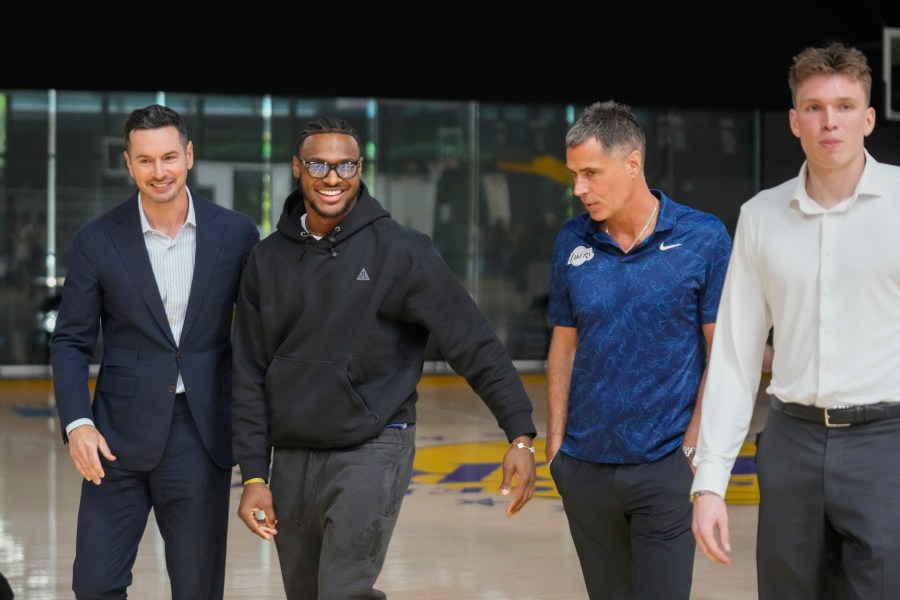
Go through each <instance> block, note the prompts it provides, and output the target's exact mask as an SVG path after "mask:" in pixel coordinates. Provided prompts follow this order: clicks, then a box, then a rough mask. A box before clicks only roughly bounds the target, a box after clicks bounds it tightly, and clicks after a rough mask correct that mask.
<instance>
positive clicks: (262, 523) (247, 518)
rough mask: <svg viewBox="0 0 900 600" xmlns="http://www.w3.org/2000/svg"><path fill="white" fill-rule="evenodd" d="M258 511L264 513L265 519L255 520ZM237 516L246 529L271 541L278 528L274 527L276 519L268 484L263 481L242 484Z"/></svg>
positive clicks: (276, 522)
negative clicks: (242, 489)
mask: <svg viewBox="0 0 900 600" xmlns="http://www.w3.org/2000/svg"><path fill="white" fill-rule="evenodd" d="M260 511H262V512H263V513H264V514H265V519H261V520H257V518H256V517H257V516H258V513H259V512H260ZM238 518H240V520H241V521H243V522H244V525H246V526H247V529H249V530H250V531H252V532H253V533H255V534H256V535H258V536H259V537H261V538H262V539H264V540H266V541H267V542H269V541H272V536H273V535H277V534H278V530H277V529H275V525H277V524H278V519H277V518H276V517H275V507H274V506H273V505H272V492H271V490H269V486H267V485H266V484H264V483H248V484H247V485H245V486H244V491H243V493H242V494H241V504H240V506H238Z"/></svg>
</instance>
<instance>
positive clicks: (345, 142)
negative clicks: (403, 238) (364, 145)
mask: <svg viewBox="0 0 900 600" xmlns="http://www.w3.org/2000/svg"><path fill="white" fill-rule="evenodd" d="M300 156H302V157H303V159H304V160H306V161H315V162H324V163H331V164H336V163H340V162H344V161H354V162H355V161H357V160H360V156H359V144H358V143H357V142H356V140H355V139H353V136H350V135H347V134H344V133H317V134H315V135H311V136H309V137H308V138H306V140H304V142H303V145H302V146H301V147H300ZM293 163H294V177H296V178H297V179H298V180H299V181H300V191H301V193H302V194H303V201H304V203H305V204H306V213H307V215H306V227H307V229H308V230H309V232H310V233H312V234H314V235H326V234H328V233H329V232H330V231H331V230H332V229H334V228H335V227H336V226H337V225H339V224H340V223H341V221H343V220H344V219H345V218H346V217H347V215H348V214H349V213H350V211H351V210H353V207H354V206H356V200H357V197H358V196H359V186H360V172H361V165H362V161H361V160H360V169H357V171H356V174H355V175H354V176H353V177H350V178H349V179H341V178H340V177H339V176H338V174H337V171H336V170H335V169H329V171H328V174H327V175H326V176H325V177H323V178H322V179H316V178H314V177H313V176H312V175H310V174H309V171H307V169H306V167H305V166H304V165H303V163H302V162H301V161H300V158H299V157H297V156H295V157H294V159H293Z"/></svg>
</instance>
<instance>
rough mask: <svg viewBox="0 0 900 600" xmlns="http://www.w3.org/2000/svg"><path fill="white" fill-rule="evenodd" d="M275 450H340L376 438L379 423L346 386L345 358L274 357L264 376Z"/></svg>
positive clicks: (348, 386)
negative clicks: (285, 448)
mask: <svg viewBox="0 0 900 600" xmlns="http://www.w3.org/2000/svg"><path fill="white" fill-rule="evenodd" d="M266 391H267V396H268V402H269V410H270V414H269V427H270V430H271V441H272V445H274V446H281V447H302V448H342V447H346V446H354V445H356V444H360V443H362V442H364V441H366V440H369V439H371V438H373V437H375V436H377V435H378V434H379V433H380V431H381V429H383V425H382V424H381V423H379V419H378V416H377V415H376V414H375V413H374V412H372V411H371V410H369V407H368V406H367V405H366V403H365V401H364V400H363V398H362V397H361V396H360V395H359V394H358V393H356V390H354V389H353V386H352V384H351V383H350V376H349V372H348V359H342V360H339V361H323V360H307V359H299V358H291V357H284V356H275V358H274V359H273V361H272V365H271V366H270V367H269V370H268V372H267V373H266Z"/></svg>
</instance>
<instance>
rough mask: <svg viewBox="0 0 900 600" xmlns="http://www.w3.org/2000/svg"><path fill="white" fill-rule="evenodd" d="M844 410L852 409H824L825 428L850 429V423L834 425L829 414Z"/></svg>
mask: <svg viewBox="0 0 900 600" xmlns="http://www.w3.org/2000/svg"><path fill="white" fill-rule="evenodd" d="M843 408H850V407H849V406H832V407H831V408H824V409H822V412H823V413H824V415H825V427H850V423H832V422H831V417H830V416H829V414H828V411H829V410H841V409H843Z"/></svg>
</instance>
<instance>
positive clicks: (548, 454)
mask: <svg viewBox="0 0 900 600" xmlns="http://www.w3.org/2000/svg"><path fill="white" fill-rule="evenodd" d="M560 446H562V440H560V441H558V442H556V441H551V440H550V438H549V437H548V438H547V443H546V444H545V445H544V458H545V459H546V460H547V466H548V467H549V466H550V463H551V462H553V458H554V457H555V456H556V453H557V452H559V448H560Z"/></svg>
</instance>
